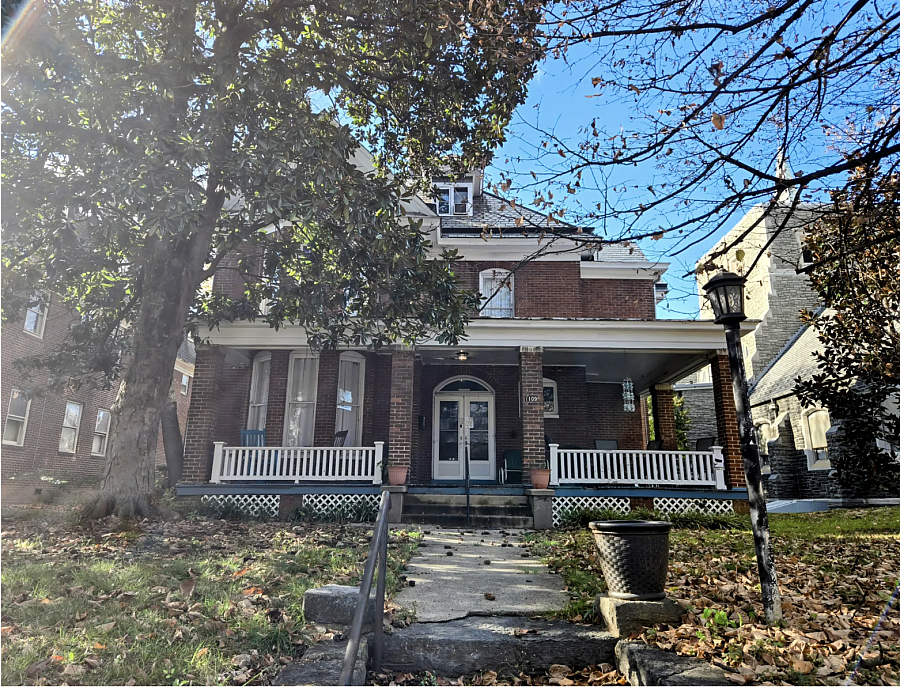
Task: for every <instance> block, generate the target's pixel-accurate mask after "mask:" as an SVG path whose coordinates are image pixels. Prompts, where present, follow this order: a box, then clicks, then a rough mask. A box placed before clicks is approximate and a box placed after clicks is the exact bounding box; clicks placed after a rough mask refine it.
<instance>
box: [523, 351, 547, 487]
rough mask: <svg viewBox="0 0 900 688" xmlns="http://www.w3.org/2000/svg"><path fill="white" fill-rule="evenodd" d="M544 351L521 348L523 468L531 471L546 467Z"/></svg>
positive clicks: (526, 479)
mask: <svg viewBox="0 0 900 688" xmlns="http://www.w3.org/2000/svg"><path fill="white" fill-rule="evenodd" d="M543 359H544V352H543V350H542V349H541V348H540V347H536V346H535V347H532V346H523V347H520V348H519V376H520V378H521V384H520V385H519V386H520V387H521V392H522V397H521V403H522V467H523V468H524V470H525V473H526V474H525V477H524V478H523V479H524V480H525V481H526V482H527V481H528V471H530V470H531V469H533V468H546V467H547V457H546V450H545V446H544V370H543Z"/></svg>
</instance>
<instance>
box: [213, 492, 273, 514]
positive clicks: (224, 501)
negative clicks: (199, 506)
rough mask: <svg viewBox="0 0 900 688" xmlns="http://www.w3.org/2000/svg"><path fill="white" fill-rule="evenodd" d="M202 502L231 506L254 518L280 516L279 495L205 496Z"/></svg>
mask: <svg viewBox="0 0 900 688" xmlns="http://www.w3.org/2000/svg"><path fill="white" fill-rule="evenodd" d="M200 501H202V502H213V503H215V504H220V505H222V506H226V505H231V506H234V507H235V508H237V509H240V510H241V511H244V512H246V513H248V514H251V515H252V516H260V515H261V514H265V515H266V516H271V517H272V518H274V517H275V516H277V515H278V503H279V497H278V495H205V496H203V497H201V498H200Z"/></svg>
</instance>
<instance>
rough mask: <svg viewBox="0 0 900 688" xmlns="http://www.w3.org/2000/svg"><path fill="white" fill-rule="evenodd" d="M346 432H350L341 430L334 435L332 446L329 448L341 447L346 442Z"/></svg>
mask: <svg viewBox="0 0 900 688" xmlns="http://www.w3.org/2000/svg"><path fill="white" fill-rule="evenodd" d="M348 432H350V431H349V430H341V431H340V432H336V433H334V444H332V445H331V446H333V447H343V446H344V442H346V441H347V433H348Z"/></svg>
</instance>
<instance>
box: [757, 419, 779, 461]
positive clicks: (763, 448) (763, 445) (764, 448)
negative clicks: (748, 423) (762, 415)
mask: <svg viewBox="0 0 900 688" xmlns="http://www.w3.org/2000/svg"><path fill="white" fill-rule="evenodd" d="M763 425H768V426H769V432H773V423H772V421H770V420H761V421H759V422H757V423H755V424H754V425H753V429H754V430H755V431H756V441H757V443H758V446H759V453H760V454H762V455H763V456H768V455H769V442H771V441H772V440H774V439H775V438H776V437H778V435H777V432H776V433H775V434H773V435H772V436H771V437H769V438H768V439H765V438H764V437H763V436H762V433H761V432H760V431H759V429H760V428H761V427H762V426H763Z"/></svg>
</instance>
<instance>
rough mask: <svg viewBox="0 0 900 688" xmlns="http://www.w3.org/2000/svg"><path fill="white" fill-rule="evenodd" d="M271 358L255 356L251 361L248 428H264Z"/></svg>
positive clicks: (267, 405)
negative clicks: (255, 358)
mask: <svg viewBox="0 0 900 688" xmlns="http://www.w3.org/2000/svg"><path fill="white" fill-rule="evenodd" d="M271 371H272V359H270V358H268V357H267V358H261V359H260V358H257V360H255V361H254V362H253V380H252V382H251V384H250V416H249V418H248V419H247V429H248V430H265V429H266V411H267V410H268V408H269V376H270V373H271Z"/></svg>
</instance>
